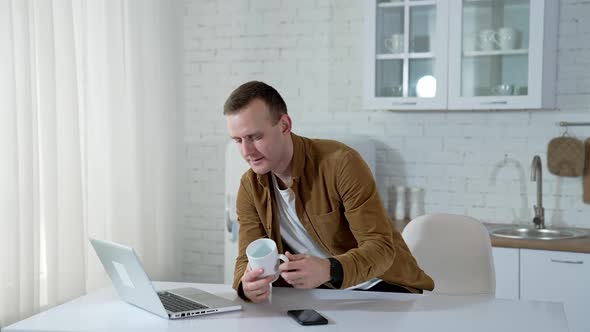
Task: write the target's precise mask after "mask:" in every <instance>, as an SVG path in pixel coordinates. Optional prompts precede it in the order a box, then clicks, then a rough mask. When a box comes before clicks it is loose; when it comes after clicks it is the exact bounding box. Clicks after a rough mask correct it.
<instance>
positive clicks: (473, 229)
mask: <svg viewBox="0 0 590 332" xmlns="http://www.w3.org/2000/svg"><path fill="white" fill-rule="evenodd" d="M402 236H403V238H404V240H405V241H406V243H407V244H408V247H409V248H410V251H411V252H412V254H413V255H414V257H415V258H416V260H417V261H418V265H419V266H420V267H421V268H422V269H423V270H424V271H425V272H426V273H427V274H428V275H429V276H430V277H432V279H434V285H435V286H434V290H433V293H438V294H450V295H478V294H481V295H491V296H495V294H496V276H495V271H494V261H493V258H492V244H491V241H490V235H489V233H488V231H487V230H486V228H485V227H484V226H483V225H482V224H481V223H480V222H479V220H477V219H474V218H471V217H468V216H462V215H454V214H442V213H440V214H428V215H424V216H420V217H417V218H415V219H414V220H412V221H411V222H410V223H408V225H407V226H406V227H405V228H404V230H403V232H402Z"/></svg>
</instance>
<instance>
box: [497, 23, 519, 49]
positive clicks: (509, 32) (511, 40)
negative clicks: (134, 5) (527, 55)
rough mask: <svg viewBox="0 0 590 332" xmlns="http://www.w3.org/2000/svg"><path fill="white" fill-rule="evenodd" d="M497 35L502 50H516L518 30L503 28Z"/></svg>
mask: <svg viewBox="0 0 590 332" xmlns="http://www.w3.org/2000/svg"><path fill="white" fill-rule="evenodd" d="M496 35H497V37H496V39H497V41H498V46H499V47H500V49H501V50H513V49H515V48H516V30H514V29H512V28H508V27H503V28H500V29H499V30H498V33H497V34H496Z"/></svg>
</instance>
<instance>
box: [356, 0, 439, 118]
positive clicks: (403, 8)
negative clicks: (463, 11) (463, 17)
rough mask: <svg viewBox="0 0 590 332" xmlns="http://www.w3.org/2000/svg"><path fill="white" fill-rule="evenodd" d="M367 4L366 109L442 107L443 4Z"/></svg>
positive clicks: (372, 2) (411, 2)
mask: <svg viewBox="0 0 590 332" xmlns="http://www.w3.org/2000/svg"><path fill="white" fill-rule="evenodd" d="M366 3H367V10H366V11H367V13H368V14H367V20H366V31H367V34H368V38H366V47H365V50H366V52H367V54H366V59H367V61H366V63H365V83H366V84H365V92H364V104H365V107H366V108H368V109H398V110H405V109H442V108H445V106H446V103H447V87H446V85H447V55H448V50H447V48H448V43H447V38H446V37H447V30H448V19H447V17H448V3H447V1H431V0H428V1H425V0H424V1H415V0H412V1H409V0H408V1H402V0H399V1H395V0H392V1H366Z"/></svg>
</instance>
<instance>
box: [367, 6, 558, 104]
mask: <svg viewBox="0 0 590 332" xmlns="http://www.w3.org/2000/svg"><path fill="white" fill-rule="evenodd" d="M558 11H559V1H554V0H448V1H442V0H387V1H383V0H374V1H368V2H367V9H366V12H367V20H366V34H367V38H366V42H367V44H366V62H365V91H364V104H365V108H367V109H391V110H420V109H457V110H464V109H468V110H476V109H540V108H553V107H555V92H556V89H555V81H556V71H557V28H558Z"/></svg>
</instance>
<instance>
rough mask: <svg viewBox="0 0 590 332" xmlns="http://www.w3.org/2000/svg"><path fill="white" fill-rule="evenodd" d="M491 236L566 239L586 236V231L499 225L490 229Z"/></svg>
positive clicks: (525, 238)
mask: <svg viewBox="0 0 590 332" xmlns="http://www.w3.org/2000/svg"><path fill="white" fill-rule="evenodd" d="M490 234H492V236H497V237H503V238H509V239H521V240H566V239H577V238H582V237H586V236H588V235H589V234H588V232H587V231H585V230H581V229H568V228H542V229H537V228H528V227H522V226H507V227H500V228H496V229H493V230H491V231H490Z"/></svg>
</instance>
